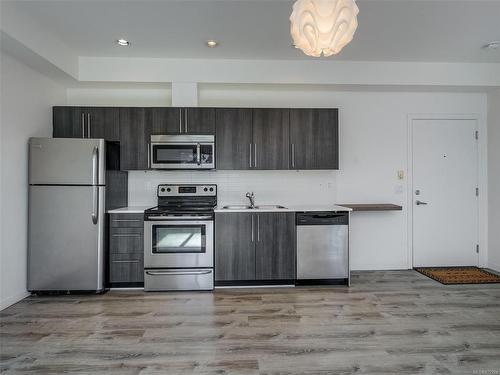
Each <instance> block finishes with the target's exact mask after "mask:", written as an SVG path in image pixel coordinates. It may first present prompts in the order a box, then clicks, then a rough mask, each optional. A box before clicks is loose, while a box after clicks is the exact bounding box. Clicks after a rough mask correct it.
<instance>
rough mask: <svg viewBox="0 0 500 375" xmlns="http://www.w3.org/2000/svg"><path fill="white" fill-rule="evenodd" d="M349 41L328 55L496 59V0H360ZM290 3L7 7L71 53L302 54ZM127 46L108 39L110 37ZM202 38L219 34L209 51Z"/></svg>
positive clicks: (245, 0)
mask: <svg viewBox="0 0 500 375" xmlns="http://www.w3.org/2000/svg"><path fill="white" fill-rule="evenodd" d="M357 3H358V6H359V9H360V13H359V16H358V21H359V28H358V30H357V32H356V34H355V35H354V40H353V41H352V42H351V44H349V45H348V46H347V47H345V48H344V50H343V51H342V52H341V53H340V54H339V55H337V56H334V57H331V58H329V59H332V60H336V59H338V60H358V61H429V62H439V61H447V62H497V63H498V62H500V49H497V50H485V49H483V48H481V46H482V45H484V44H485V43H487V42H490V41H493V40H500V1H498V0H490V1H481V0H445V1H437V0H436V1H431V0H396V1H394V0H358V1H357ZM292 4H293V1H289V0H253V1H250V0H233V1H230V0H205V1H191V0H183V1H149V0H127V1H120V0H112V1H109V0H107V1H102V0H101V1H95V0H86V1H84V0H66V1H61V0H58V1H54V0H36V1H28V0H25V1H17V2H15V3H13V4H12V3H11V4H9V6H13V7H15V8H16V11H18V12H21V13H22V14H24V15H26V16H27V17H28V18H30V19H32V20H33V22H36V23H37V24H39V26H41V27H42V28H44V29H46V30H47V31H49V32H51V33H53V34H55V35H57V36H58V37H59V38H60V39H62V41H63V42H64V43H65V44H67V45H68V46H69V47H71V48H72V49H73V50H74V51H76V53H77V54H78V55H79V56H96V57H116V56H123V57H125V56H126V57H147V58H150V57H170V58H218V59H224V58H228V59H308V57H306V56H304V55H303V54H302V53H301V52H300V51H298V50H295V49H294V48H291V39H290V34H289V21H288V17H289V15H290V12H291V7H292ZM120 37H124V38H126V39H128V40H130V41H131V43H132V45H131V46H130V47H119V46H117V45H116V44H114V41H115V40H116V39H117V38H120ZM207 39H216V40H219V41H220V46H219V47H217V48H214V49H209V48H207V47H206V46H205V45H204V41H205V40H207Z"/></svg>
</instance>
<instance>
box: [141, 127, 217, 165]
mask: <svg viewBox="0 0 500 375" xmlns="http://www.w3.org/2000/svg"><path fill="white" fill-rule="evenodd" d="M150 147H151V148H150V157H151V168H152V169H215V137H214V136H213V135H152V136H151V146H150Z"/></svg>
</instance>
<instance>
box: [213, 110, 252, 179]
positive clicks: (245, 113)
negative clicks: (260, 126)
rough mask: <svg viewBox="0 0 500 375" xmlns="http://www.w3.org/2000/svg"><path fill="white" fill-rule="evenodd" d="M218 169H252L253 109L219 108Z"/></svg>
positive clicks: (217, 132)
mask: <svg viewBox="0 0 500 375" xmlns="http://www.w3.org/2000/svg"><path fill="white" fill-rule="evenodd" d="M215 142H216V147H215V150H216V153H217V156H216V164H217V169H236V170H238V169H250V168H251V165H250V163H251V162H253V161H251V160H252V159H250V154H251V152H253V151H251V147H253V146H252V109H250V108H217V110H216V137H215Z"/></svg>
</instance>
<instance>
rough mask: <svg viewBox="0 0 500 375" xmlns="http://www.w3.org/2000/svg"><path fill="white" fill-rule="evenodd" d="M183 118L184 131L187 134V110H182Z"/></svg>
mask: <svg viewBox="0 0 500 375" xmlns="http://www.w3.org/2000/svg"><path fill="white" fill-rule="evenodd" d="M184 113H185V116H184V129H185V130H186V133H187V132H188V110H187V108H186V109H185V110H184Z"/></svg>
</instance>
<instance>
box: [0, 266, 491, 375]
mask: <svg viewBox="0 0 500 375" xmlns="http://www.w3.org/2000/svg"><path fill="white" fill-rule="evenodd" d="M352 284H353V285H352V287H351V288H349V289H348V288H346V287H328V288H288V289H284V288H273V289H231V290H228V289H223V290H217V291H215V292H214V293H143V292H140V291H126V292H125V291H111V292H109V293H107V294H105V295H102V296H83V297H82V296H59V297H30V298H27V299H26V300H24V301H22V302H20V303H18V304H16V305H14V306H12V307H10V308H8V309H6V310H4V311H3V312H1V313H0V317H1V322H0V334H1V357H0V360H1V366H0V370H1V371H2V372H5V373H6V374H23V373H27V374H33V373H54V374H56V373H57V374H60V373H88V374H97V373H103V374H104V373H105V374H141V375H143V374H433V373H439V374H500V284H496V285H493V284H491V285H461V286H444V285H441V284H439V283H437V282H435V281H433V280H431V279H428V278H427V277H425V276H422V275H420V274H418V273H416V272H414V271H390V272H355V273H354V274H353V281H352Z"/></svg>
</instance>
